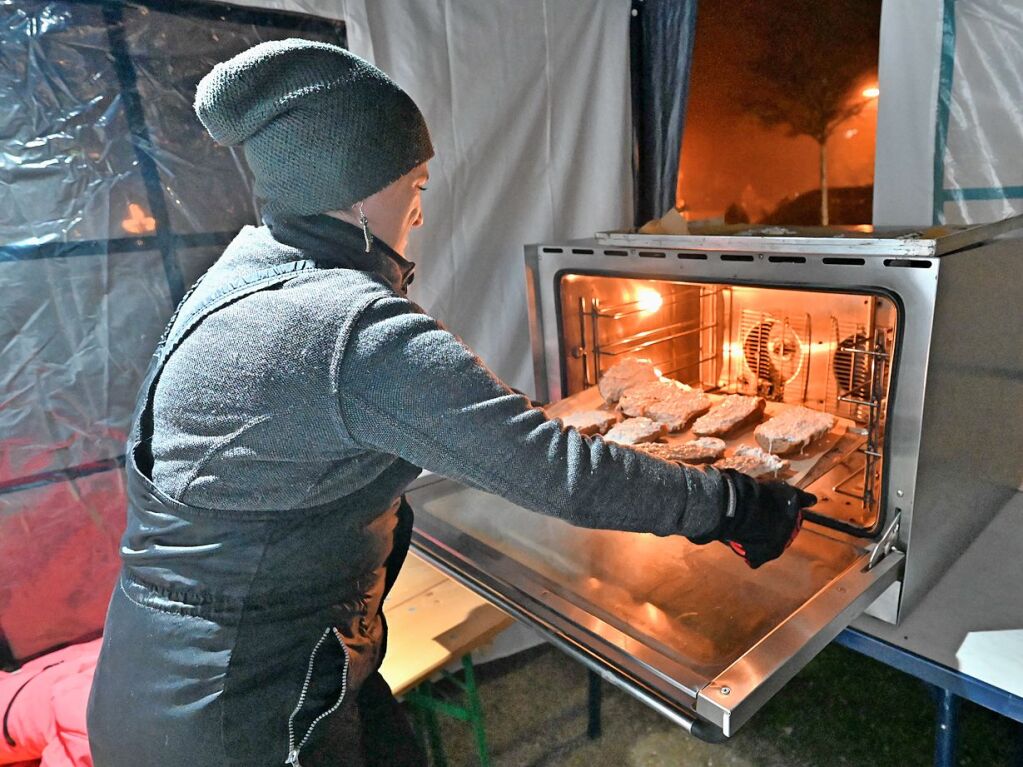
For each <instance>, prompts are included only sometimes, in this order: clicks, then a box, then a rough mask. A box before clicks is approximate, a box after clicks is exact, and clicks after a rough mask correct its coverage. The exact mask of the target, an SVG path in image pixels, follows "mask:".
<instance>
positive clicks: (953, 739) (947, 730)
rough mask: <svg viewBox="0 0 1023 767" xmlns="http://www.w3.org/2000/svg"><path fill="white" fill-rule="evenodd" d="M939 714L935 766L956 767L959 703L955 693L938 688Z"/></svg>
mask: <svg viewBox="0 0 1023 767" xmlns="http://www.w3.org/2000/svg"><path fill="white" fill-rule="evenodd" d="M937 693H938V696H937V697H938V716H937V721H936V722H935V732H934V767H955V764H956V749H957V747H958V746H959V703H960V698H959V696H958V695H955V694H954V693H952V692H950V691H948V690H945V689H942V688H938V691H937Z"/></svg>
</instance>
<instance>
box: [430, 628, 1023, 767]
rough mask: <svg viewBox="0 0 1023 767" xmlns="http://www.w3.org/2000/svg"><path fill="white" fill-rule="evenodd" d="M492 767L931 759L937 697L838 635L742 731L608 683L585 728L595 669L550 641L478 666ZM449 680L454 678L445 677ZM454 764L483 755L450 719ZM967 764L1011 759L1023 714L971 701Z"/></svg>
mask: <svg viewBox="0 0 1023 767" xmlns="http://www.w3.org/2000/svg"><path fill="white" fill-rule="evenodd" d="M477 673H478V676H479V681H480V695H481V698H482V700H483V706H484V714H485V716H486V722H487V737H488V740H489V743H490V748H491V756H492V763H493V766H494V767H513V766H514V767H603V766H604V765H608V766H610V765H614V766H615V767H669V766H671V767H675V766H676V765H686V766H687V767H689V766H692V767H703V766H704V765H706V766H707V767H710V766H711V765H715V766H717V767H827V766H828V765H839V766H840V767H874V765H885V766H887V765H898V766H899V767H916V766H918V767H928V766H929V765H931V764H932V763H933V745H934V740H933V736H934V705H933V703H932V701H931V698H930V695H929V693H928V691H927V689H926V688H925V687H924V686H923V684H922V683H921V682H919V681H918V680H916V679H913V678H912V677H909V676H907V675H905V674H903V673H901V672H899V671H896V670H893V669H890V668H887V667H886V666H883V665H882V664H880V663H877V662H876V661H873V660H871V659H869V658H865V657H863V656H861V655H859V654H857V653H855V652H853V651H851V650H847V649H845V648H842V647H839V646H837V645H832V646H830V647H828V648H827V649H825V651H824V652H823V653H821V655H819V656H818V657H817V658H816V659H814V660H813V661H812V662H811V663H810V664H809V665H808V666H807V667H806V668H805V669H804V670H803V671H802V672H801V673H800V674H799V675H798V676H797V677H796V678H795V679H793V680H792V681H791V682H790V683H789V684H788V685H787V686H786V687H785V688H784V690H783V691H782V692H781V693H779V694H778V695H777V696H775V698H774V699H773V700H772V701H771V702H770V703H769V704H767V706H765V707H764V709H762V710H761V711H760V713H759V714H758V715H757V716H755V717H754V718H753V719H752V720H751V721H750V722H749V723H748V724H747V725H746V726H745V727H744V728H743V729H742V730H741V731H740V732H739V733H738V734H737V735H736V736H735V737H734V738H732V739H731V740H729V741H728V742H727V743H725V744H723V745H716V746H715V745H708V744H705V743H703V742H701V741H698V740H696V739H695V738H693V737H691V736H688V735H686V734H685V732H684V731H682V730H681V729H679V728H678V727H677V726H675V725H673V724H672V723H671V722H669V721H668V720H666V719H664V718H663V717H661V716H660V715H659V714H657V713H656V712H654V711H652V710H651V709H649V708H647V707H646V706H644V705H643V704H641V703H639V702H638V701H636V700H635V699H633V698H632V697H630V696H629V695H627V694H626V693H623V692H621V691H619V690H618V689H617V688H614V687H612V686H610V685H608V684H606V683H605V684H604V713H603V727H604V730H603V735H602V736H601V737H600V738H599V739H597V740H590V739H588V738H587V736H586V711H587V709H586V689H587V672H586V670H585V668H583V667H582V666H580V665H579V664H578V663H576V662H575V661H574V660H572V659H571V658H569V657H568V656H566V655H564V654H562V653H561V652H559V651H558V650H556V649H554V648H553V647H551V646H543V647H540V648H535V649H533V650H529V651H527V652H525V653H521V654H519V655H518V656H515V657H513V658H509V659H505V660H502V661H496V662H493V663H490V664H487V665H486V666H484V667H483V668H481V669H479V670H478V672H477ZM440 689H441V690H442V691H446V692H453V690H454V688H453V687H449V686H444V685H441V687H440ZM441 726H442V733H443V738H444V744H445V748H446V751H447V756H448V762H449V765H451V767H462V766H463V765H464V766H465V767H470V766H471V765H476V764H478V763H479V762H478V761H477V759H476V756H475V752H474V750H473V744H472V738H471V733H470V732H469V729H468V726H467V725H465V724H463V723H461V722H457V721H454V720H447V721H443V722H442V724H441ZM961 728H962V729H961V743H960V748H959V765H961V766H963V767H966V766H973V765H975V766H976V767H999V766H1003V765H1004V766H1005V767H1008V766H1009V765H1011V764H1013V753H1014V747H1015V745H1016V741H1015V738H1016V737H1017V733H1018V730H1019V726H1017V725H1015V724H1014V723H1013V722H1011V721H1010V720H1008V719H1005V718H1003V717H1000V716H998V715H996V714H994V713H992V712H990V711H988V710H987V709H984V708H981V707H979V706H975V705H973V704H971V703H968V702H964V703H963V707H962V711H961Z"/></svg>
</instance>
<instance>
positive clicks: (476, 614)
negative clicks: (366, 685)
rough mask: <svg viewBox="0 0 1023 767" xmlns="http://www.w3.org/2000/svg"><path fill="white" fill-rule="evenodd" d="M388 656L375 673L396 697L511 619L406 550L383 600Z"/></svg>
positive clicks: (504, 626)
mask: <svg viewBox="0 0 1023 767" xmlns="http://www.w3.org/2000/svg"><path fill="white" fill-rule="evenodd" d="M384 612H385V614H386V616H387V628H388V631H387V656H386V657H385V658H384V664H383V666H382V667H381V669H380V673H381V674H382V675H383V677H384V679H385V680H387V683H388V684H389V685H390V686H391V692H393V693H394V694H395V695H396V696H401V695H403V694H404V693H406V692H408V691H409V690H411V689H413V688H415V687H416V686H417V685H418V684H419V683H420V682H422V681H423V680H426V679H429V678H430V676H431V675H432V674H434V672H436V671H438V670H440V669H442V668H444V667H445V666H448V665H450V664H451V663H453V662H455V661H458V660H460V659H461V658H462V657H463V656H464V655H467V654H468V653H470V652H472V651H473V650H474V649H476V648H478V647H481V646H482V645H485V644H486V643H487V642H489V641H491V640H492V639H493V638H494V637H496V636H497V635H498V634H500V633H501V632H502V631H504V629H506V628H507V627H508V626H510V625H511V624H512V622H513V619H512V618H511V617H510V616H508V615H507V614H505V613H503V612H501V611H500V610H499V609H497V608H496V607H494V606H493V605H492V604H490V603H489V602H487V601H486V600H485V599H483V598H482V597H480V596H477V595H476V594H474V593H473V592H471V591H469V589H467V588H465V587H464V586H462V585H460V584H458V583H455V581H453V580H451V578H449V577H448V576H446V575H445V574H444V573H442V572H441V571H440V570H438V569H437V568H435V567H433V566H432V565H428V564H427V563H426V562H424V561H423V560H422V559H421V558H420V557H419V556H418V555H417V554H416V553H415V552H414V551H410V552H409V555H408V559H406V560H405V565H404V567H402V569H401V573H400V574H399V575H398V580H397V581H396V582H395V584H394V588H392V589H391V593H390V594H388V595H387V601H386V602H385V603H384Z"/></svg>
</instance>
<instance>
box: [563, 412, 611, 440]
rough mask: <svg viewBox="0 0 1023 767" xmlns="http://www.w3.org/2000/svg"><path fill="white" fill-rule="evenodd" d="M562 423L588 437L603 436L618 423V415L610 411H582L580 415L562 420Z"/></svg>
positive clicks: (567, 416)
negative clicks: (593, 435)
mask: <svg viewBox="0 0 1023 767" xmlns="http://www.w3.org/2000/svg"><path fill="white" fill-rule="evenodd" d="M561 423H562V424H563V425H564V426H566V427H568V426H571V427H572V428H573V429H575V430H576V431H578V432H579V433H580V434H586V435H587V436H589V435H592V434H603V433H604V432H606V431H607V430H608V429H610V428H611V427H612V426H614V425H615V424H616V423H618V415H617V414H616V413H612V412H610V411H608V410H581V411H579V412H578V413H571V414H570V415H566V416H565V417H564V418H562V419H561Z"/></svg>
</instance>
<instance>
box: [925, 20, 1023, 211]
mask: <svg viewBox="0 0 1023 767" xmlns="http://www.w3.org/2000/svg"><path fill="white" fill-rule="evenodd" d="M945 9H946V10H945V18H944V26H945V29H944V33H945V34H944V42H945V45H944V48H943V51H942V61H941V76H940V80H939V94H938V115H937V120H938V139H937V146H936V152H937V153H938V156H937V163H938V168H937V171H938V172H937V173H936V177H935V182H936V184H940V185H941V187H940V188H939V189H938V190H936V192H935V195H936V201H935V208H936V212H937V213H938V215H939V218H942V217H943V220H944V221H945V222H947V223H952V224H965V223H983V222H987V221H997V220H999V219H1002V218H1006V217H1008V216H1011V215H1013V214H1015V213H1021V212H1023V77H1021V72H1023V3H1020V2H1005V1H1004V0H958V2H955V3H946V4H945ZM944 126H947V134H946V137H945V144H944V146H942V130H943V127H944Z"/></svg>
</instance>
